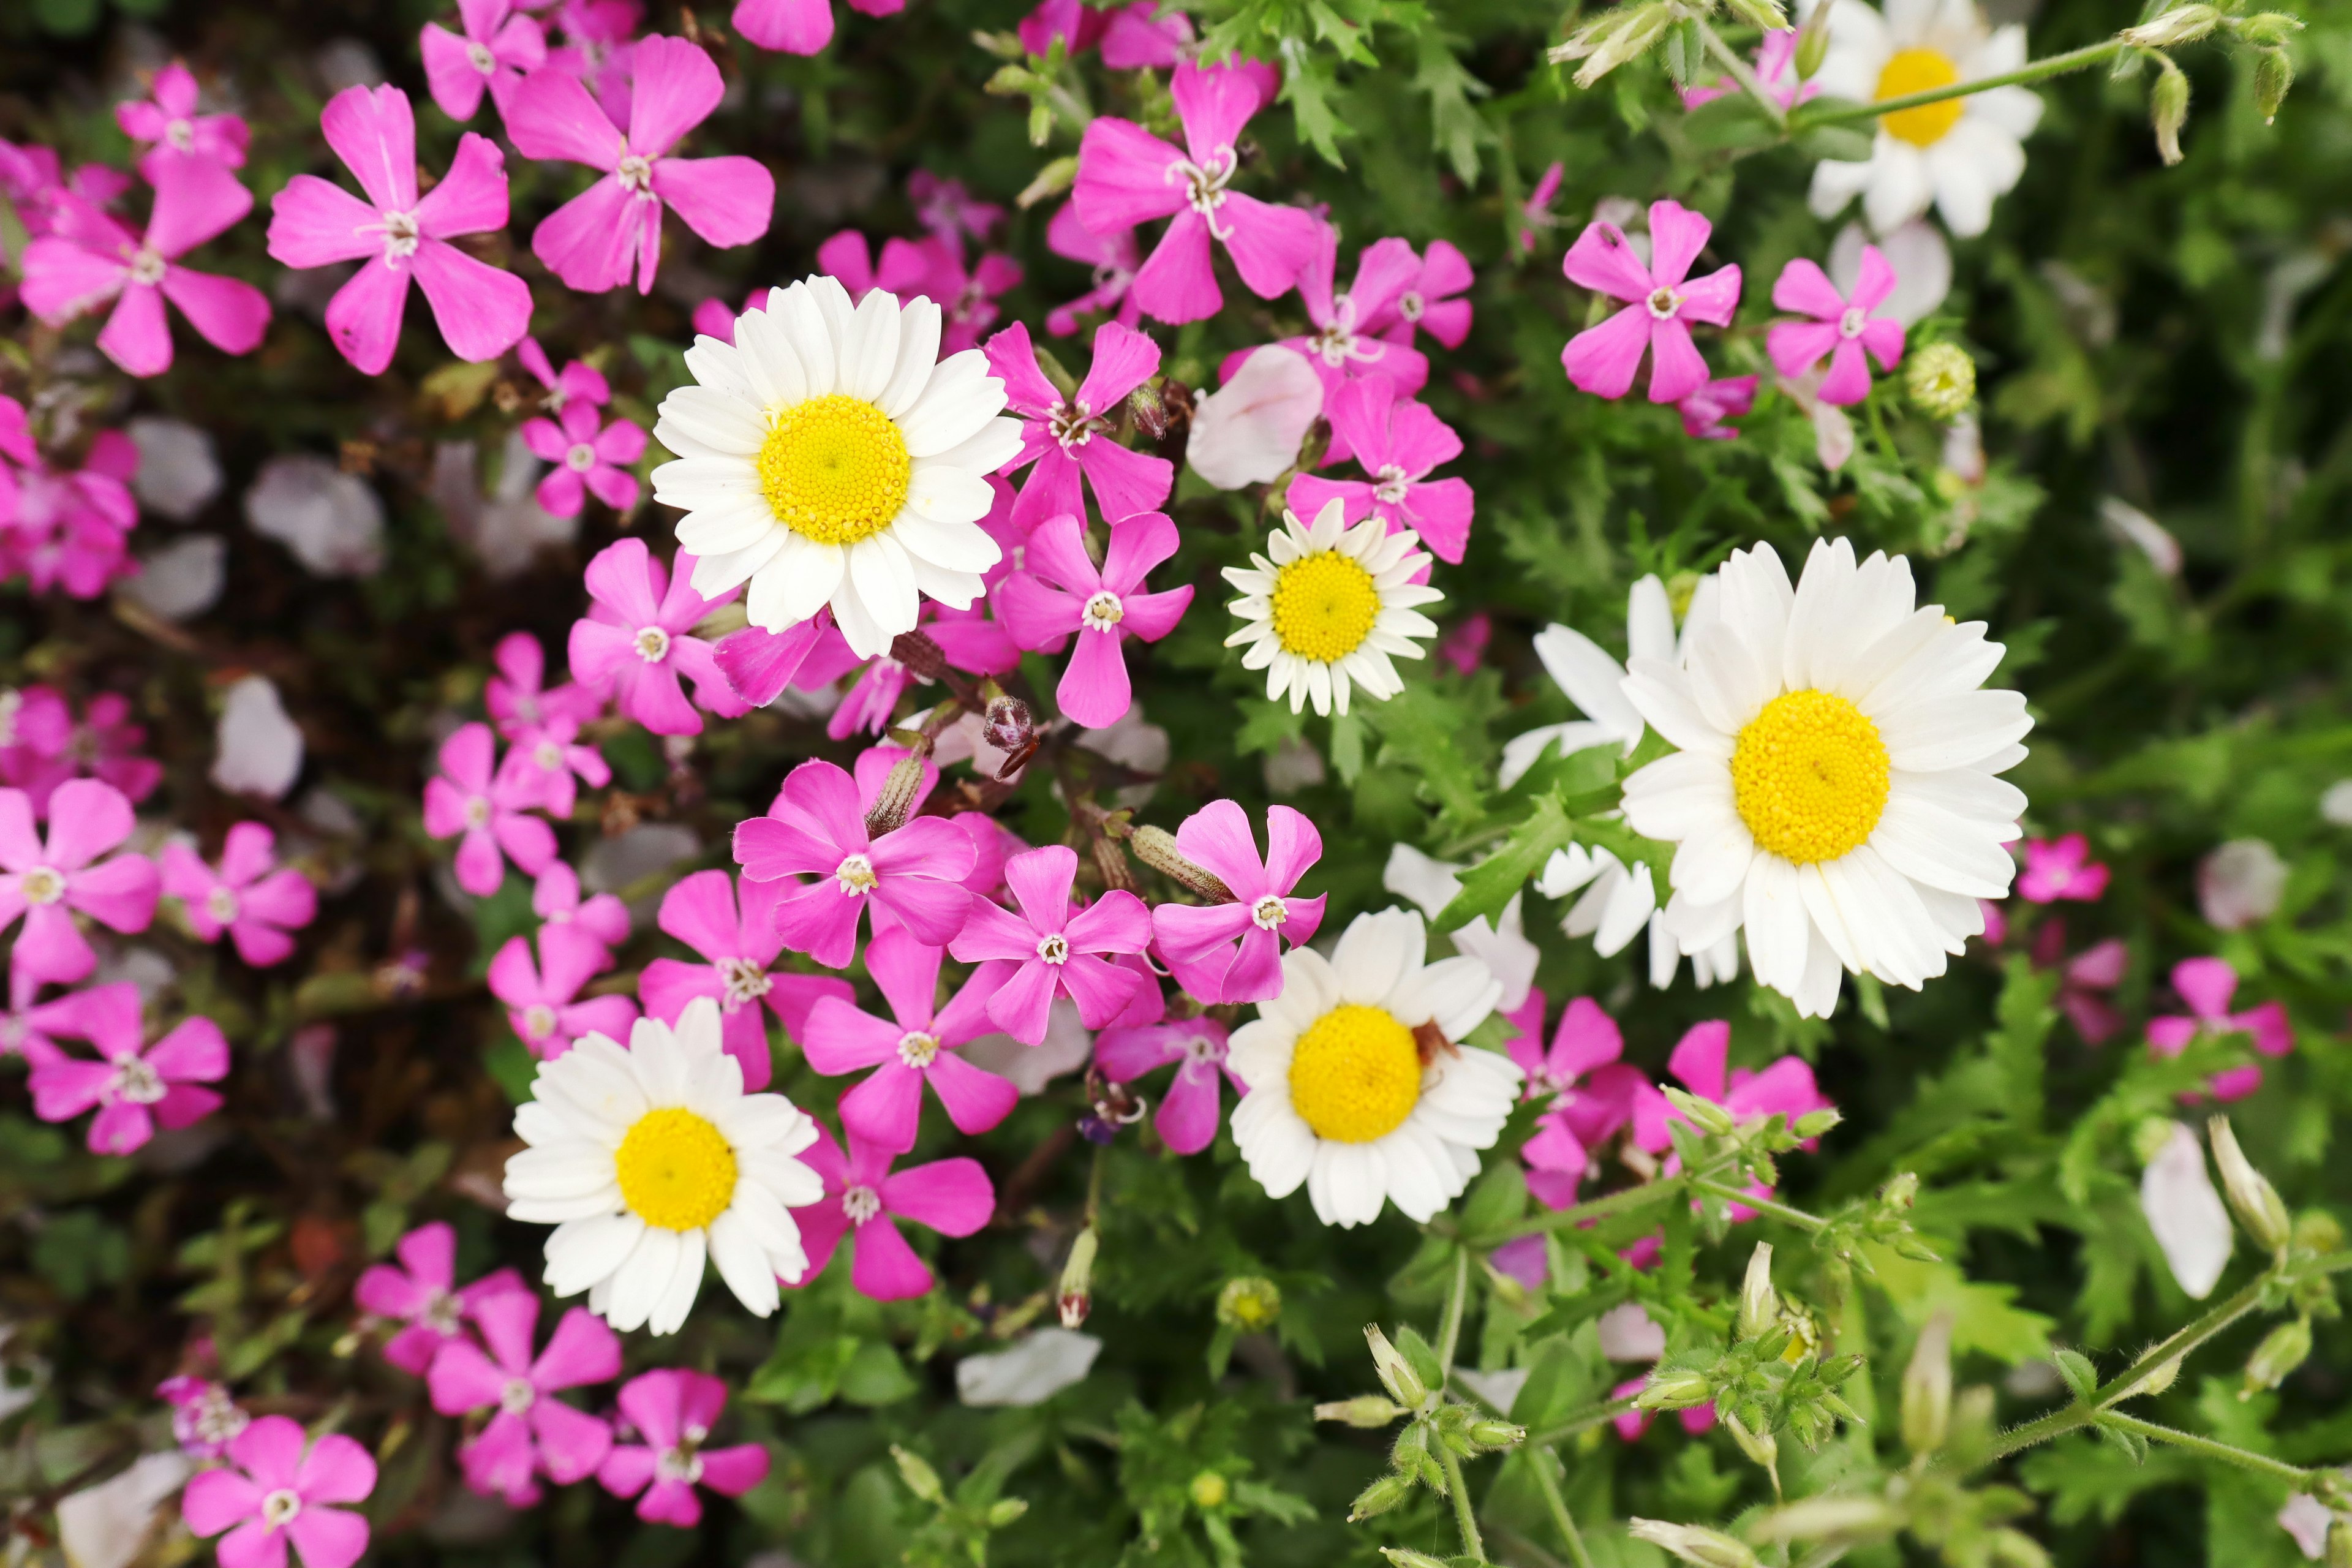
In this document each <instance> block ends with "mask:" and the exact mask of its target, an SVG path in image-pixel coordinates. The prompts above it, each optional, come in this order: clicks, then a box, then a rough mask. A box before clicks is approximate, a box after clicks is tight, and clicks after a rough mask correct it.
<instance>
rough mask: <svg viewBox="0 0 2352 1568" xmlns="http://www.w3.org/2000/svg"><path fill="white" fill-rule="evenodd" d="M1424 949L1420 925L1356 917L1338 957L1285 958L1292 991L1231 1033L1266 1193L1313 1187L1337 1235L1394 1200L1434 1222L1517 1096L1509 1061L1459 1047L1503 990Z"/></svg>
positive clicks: (1409, 917)
mask: <svg viewBox="0 0 2352 1568" xmlns="http://www.w3.org/2000/svg"><path fill="white" fill-rule="evenodd" d="M1426 951H1427V934H1426V932H1425V931H1423V927H1422V923H1421V917H1420V916H1419V915H1417V914H1414V913H1412V912H1411V911H1410V910H1394V909H1391V910H1381V912H1380V913H1378V914H1364V915H1358V916H1357V917H1356V919H1355V921H1354V923H1352V924H1350V925H1349V927H1348V930H1347V931H1346V933H1345V934H1344V935H1342V936H1341V937H1340V938H1339V945H1338V946H1337V947H1335V948H1334V949H1333V950H1332V952H1331V956H1330V957H1329V958H1328V959H1327V958H1325V957H1324V956H1323V955H1322V954H1321V953H1319V952H1316V951H1315V950H1314V949H1313V948H1311V947H1295V948H1292V949H1291V950H1290V951H1289V952H1287V953H1286V954H1284V955H1283V960H1282V994H1281V995H1279V996H1277V997H1276V998H1275V999H1274V1000H1272V1001H1270V1002H1262V1003H1260V1004H1259V1005H1258V1016H1257V1018H1256V1019H1255V1021H1254V1022H1252V1023H1248V1024H1244V1025H1243V1026H1241V1027H1240V1028H1239V1029H1236V1030H1235V1031H1234V1037H1233V1044H1232V1047H1231V1050H1230V1052H1229V1054H1228V1055H1227V1057H1226V1058H1225V1059H1226V1063H1227V1065H1228V1066H1229V1067H1231V1068H1233V1070H1234V1072H1236V1073H1238V1074H1239V1075H1240V1076H1241V1080H1242V1081H1243V1082H1244V1083H1245V1084H1247V1085H1248V1086H1249V1090H1250V1092H1249V1093H1247V1094H1246V1095H1244V1096H1243V1097H1242V1101H1241V1104H1240V1105H1239V1106H1237V1107H1236V1108H1235V1109H1234V1122H1233V1126H1234V1142H1237V1143H1238V1144H1240V1146H1241V1152H1242V1158H1243V1159H1244V1161H1246V1162H1247V1163H1248V1164H1249V1171H1250V1174H1251V1175H1253V1176H1255V1177H1256V1178H1257V1183H1258V1184H1259V1185H1260V1186H1262V1187H1264V1188H1265V1190H1266V1193H1267V1194H1268V1195H1270V1196H1273V1197H1277V1198H1280V1197H1287V1196H1288V1195H1289V1194H1292V1193H1295V1192H1297V1190H1298V1187H1299V1185H1300V1184H1301V1183H1304V1184H1306V1187H1307V1197H1308V1199H1309V1200H1311V1201H1312V1202H1313V1204H1314V1205H1315V1217H1316V1218H1318V1219H1319V1220H1321V1221H1322V1222H1323V1223H1324V1224H1326V1225H1338V1226H1358V1225H1368V1224H1370V1222H1371V1221H1373V1220H1375V1219H1377V1218H1379V1217H1380V1213H1381V1205H1382V1204H1383V1203H1393V1204H1395V1205H1396V1206H1397V1208H1398V1209H1399V1210H1400V1211H1401V1212H1402V1213H1403V1214H1404V1215H1407V1216H1409V1217H1410V1218H1412V1219H1415V1220H1426V1219H1428V1218H1429V1217H1430V1216H1431V1215H1433V1214H1435V1213H1437V1211H1438V1210H1440V1209H1442V1208H1444V1206H1445V1205H1447V1204H1449V1203H1451V1202H1452V1201H1453V1200H1454V1199H1455V1198H1457V1197H1459V1196H1461V1194H1462V1191H1463V1189H1464V1188H1465V1186H1467V1185H1468V1184H1469V1182H1470V1178H1471V1177H1473V1176H1475V1175H1476V1174H1477V1173H1478V1155H1477V1151H1478V1150H1481V1149H1490V1148H1492V1147H1494V1144H1495V1140H1496V1137H1497V1136H1499V1135H1500V1134H1501V1132H1502V1130H1503V1122H1504V1121H1505V1120H1506V1119H1507V1117H1508V1116H1509V1115H1510V1113H1511V1106H1512V1103H1513V1102H1514V1101H1515V1100H1517V1098H1518V1093H1519V1081H1520V1074H1519V1069H1518V1068H1517V1065H1516V1064H1515V1063H1513V1062H1512V1061H1511V1059H1510V1058H1508V1057H1505V1056H1502V1055H1499V1054H1497V1053H1496V1052H1494V1051H1484V1050H1478V1049H1475V1048H1473V1047H1463V1046H1461V1045H1459V1044H1457V1043H1456V1042H1458V1041H1459V1040H1461V1038H1462V1037H1464V1036H1465V1035H1467V1034H1468V1033H1469V1032H1470V1031H1471V1030H1473V1029H1475V1028H1476V1027H1477V1026H1479V1024H1480V1023H1482V1022H1484V1021H1485V1019H1486V1016H1487V1015H1488V1014H1489V1013H1491V1012H1493V1011H1494V1008H1495V1003H1496V999H1497V998H1498V997H1499V996H1500V995H1501V994H1502V984H1501V982H1499V981H1497V980H1496V978H1495V977H1494V975H1493V974H1491V973H1488V971H1487V969H1486V965H1485V964H1483V963H1479V962H1478V961H1477V960H1476V959H1475V958H1467V957H1456V958H1448V959H1442V960H1440V961H1439V962H1437V963H1431V964H1424V963H1423V962H1422V960H1423V955H1424V953H1425V952H1426Z"/></svg>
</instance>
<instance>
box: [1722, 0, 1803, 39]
mask: <svg viewBox="0 0 2352 1568" xmlns="http://www.w3.org/2000/svg"><path fill="white" fill-rule="evenodd" d="M1723 3H1724V4H1725V5H1727V6H1729V7H1730V8H1731V12H1732V14H1733V15H1734V16H1738V18H1739V19H1740V20H1741V21H1743V22H1745V23H1747V24H1748V26H1751V27H1757V28H1760V29H1761V30H1763V31H1764V32H1767V33H1785V32H1787V31H1788V30H1789V14H1788V13H1787V12H1786V11H1783V10H1781V9H1780V0H1723Z"/></svg>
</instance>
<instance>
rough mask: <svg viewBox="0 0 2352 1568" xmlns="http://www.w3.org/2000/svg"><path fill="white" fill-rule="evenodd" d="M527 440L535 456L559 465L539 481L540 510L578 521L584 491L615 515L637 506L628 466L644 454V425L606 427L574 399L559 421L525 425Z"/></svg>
mask: <svg viewBox="0 0 2352 1568" xmlns="http://www.w3.org/2000/svg"><path fill="white" fill-rule="evenodd" d="M558 420H561V421H562V423H561V424H559V423H558V422H557V421H558ZM522 441H523V445H524V446H526V447H530V455H531V456H532V457H534V458H539V459H540V460H541V461H542V462H547V463H552V464H553V465H555V466H554V467H553V468H551V469H550V470H549V472H548V475H547V477H546V478H545V479H541V480H540V481H539V490H538V497H539V505H540V509H541V510H542V511H545V512H546V513H547V514H548V515H549V516H551V517H577V516H579V515H580V506H581V501H582V499H583V492H593V494H594V495H595V497H596V499H597V500H600V501H603V502H604V504H605V505H606V506H609V507H611V508H612V509H613V510H614V511H626V510H629V509H630V508H631V507H633V506H635V505H636V504H637V476H636V475H635V474H633V473H630V472H629V471H628V465H629V464H631V463H634V462H635V461H636V460H637V459H638V458H641V457H643V456H644V455H645V450H646V428H645V426H642V425H639V424H636V423H635V422H634V421H632V420H627V419H615V420H614V421H612V422H611V423H610V424H606V423H605V422H604V418H603V416H601V415H599V414H598V413H597V411H596V405H594V404H593V403H591V402H589V401H588V400H587V399H585V398H573V399H571V400H570V401H568V402H566V403H565V404H564V405H563V412H562V414H560V415H558V416H556V418H555V419H526V420H524V421H523V425H522Z"/></svg>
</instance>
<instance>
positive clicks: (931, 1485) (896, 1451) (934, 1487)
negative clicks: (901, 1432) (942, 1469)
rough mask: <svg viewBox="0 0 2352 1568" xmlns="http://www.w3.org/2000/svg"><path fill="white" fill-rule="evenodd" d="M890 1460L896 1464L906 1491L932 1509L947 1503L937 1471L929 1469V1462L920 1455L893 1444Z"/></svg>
mask: <svg viewBox="0 0 2352 1568" xmlns="http://www.w3.org/2000/svg"><path fill="white" fill-rule="evenodd" d="M890 1458H893V1459H895V1460H897V1461H898V1479H900V1480H902V1481H905V1482H906V1483H907V1489H908V1491H910V1492H912V1493H914V1494H915V1495H916V1496H917V1497H918V1498H919V1499H921V1500H923V1501H925V1502H927V1503H930V1504H932V1505H933V1506H934V1507H936V1506H938V1505H939V1504H940V1503H943V1502H945V1501H947V1491H946V1489H944V1488H942V1487H941V1486H940V1473H939V1471H937V1470H935V1469H933V1468H931V1467H930V1462H929V1460H927V1459H925V1458H923V1457H922V1456H921V1455H920V1454H918V1453H915V1452H913V1451H912V1450H910V1449H907V1448H902V1447H898V1444H896V1443H893V1444H891V1445H890Z"/></svg>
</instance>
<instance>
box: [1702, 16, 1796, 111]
mask: <svg viewBox="0 0 2352 1568" xmlns="http://www.w3.org/2000/svg"><path fill="white" fill-rule="evenodd" d="M1698 36H1699V38H1700V40H1701V41H1702V42H1704V43H1705V44H1706V52H1707V53H1708V54H1711V55H1713V56H1714V57H1715V58H1716V62H1717V64H1719V65H1721V66H1722V67H1723V69H1724V74H1725V75H1727V76H1728V77H1729V78H1731V79H1732V80H1733V81H1735V82H1738V84H1739V89H1740V90H1741V91H1742V92H1745V93H1746V94H1747V95H1748V97H1750V98H1752V99H1754V100H1756V102H1757V104H1758V105H1759V107H1760V108H1762V110H1764V113H1765V116H1766V117H1767V118H1768V119H1769V120H1770V121H1772V124H1773V126H1774V128H1775V129H1777V130H1780V131H1786V130H1788V129H1789V111H1788V110H1785V109H1783V108H1781V107H1780V104H1779V103H1777V102H1775V101H1774V100H1773V98H1772V95H1771V94H1770V93H1769V92H1767V91H1765V90H1764V84H1763V83H1762V82H1760V81H1758V80H1757V79H1756V73H1755V72H1754V71H1752V70H1750V69H1748V62H1747V61H1746V60H1743V59H1741V58H1739V54H1738V50H1736V49H1734V48H1733V47H1731V46H1730V45H1729V44H1727V43H1725V42H1724V41H1723V38H1722V36H1721V35H1720V34H1718V33H1717V32H1716V30H1715V29H1714V28H1713V27H1710V26H1707V25H1706V23H1705V22H1701V23H1699V24H1698Z"/></svg>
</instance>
